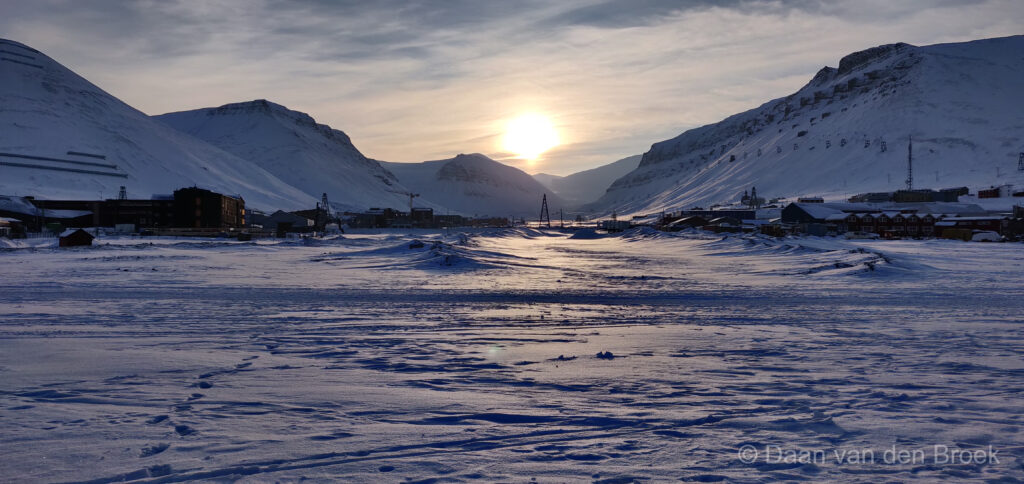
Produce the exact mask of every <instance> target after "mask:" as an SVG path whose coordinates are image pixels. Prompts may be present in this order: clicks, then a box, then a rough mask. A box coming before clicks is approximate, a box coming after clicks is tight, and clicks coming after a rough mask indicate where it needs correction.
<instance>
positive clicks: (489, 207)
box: [383, 153, 567, 219]
mask: <svg viewBox="0 0 1024 484" xmlns="http://www.w3.org/2000/svg"><path fill="white" fill-rule="evenodd" d="M383 165H384V167H385V168H387V169H388V170H390V171H391V172H392V173H394V174H395V175H396V176H398V179H399V181H401V182H402V183H403V184H405V186H407V187H409V188H411V189H412V190H413V191H415V192H416V193H419V194H421V195H422V196H423V197H424V198H426V199H427V200H430V201H433V202H436V203H439V204H441V205H442V206H445V207H448V208H449V209H451V211H452V213H453V214H455V213H459V214H462V215H466V216H481V217H483V216H491V217H508V216H516V217H526V218H531V219H535V218H536V217H537V215H538V214H539V213H540V205H541V198H542V197H543V195H544V194H545V193H547V196H548V206H549V207H550V213H551V214H552V216H553V217H557V216H558V215H557V211H558V209H559V208H562V207H566V206H567V205H566V204H565V202H563V201H562V200H561V199H560V198H559V197H558V196H556V195H554V194H553V193H549V192H548V190H546V189H545V188H544V186H543V185H541V184H540V183H539V182H537V180H534V179H533V178H532V177H531V176H530V175H527V174H526V173H524V172H523V171H521V170H519V169H517V168H513V167H511V166H508V165H504V164H502V163H498V162H497V161H494V160H492V159H490V158H488V157H486V156H484V155H481V154H478V153H477V154H471V155H465V154H462V155H458V156H456V157H455V158H452V159H449V160H438V161H425V162H423V163H383Z"/></svg>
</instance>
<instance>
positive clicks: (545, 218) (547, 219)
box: [540, 193, 551, 228]
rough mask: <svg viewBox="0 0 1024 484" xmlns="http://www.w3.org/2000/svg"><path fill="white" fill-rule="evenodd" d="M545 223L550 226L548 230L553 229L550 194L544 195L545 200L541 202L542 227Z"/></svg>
mask: <svg viewBox="0 0 1024 484" xmlns="http://www.w3.org/2000/svg"><path fill="white" fill-rule="evenodd" d="M545 222H547V224H548V228H551V215H549V214H548V194H547V193H545V194H544V198H542V199H541V201H540V225H543V224H544V223H545Z"/></svg>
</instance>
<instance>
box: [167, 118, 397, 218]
mask: <svg viewBox="0 0 1024 484" xmlns="http://www.w3.org/2000/svg"><path fill="white" fill-rule="evenodd" d="M155 118H156V119H158V120H160V121H162V122H164V123H166V124H167V125H169V126H171V127H173V128H175V129H178V130H180V131H182V132H185V133H188V134H190V135H192V136H195V137H197V138H200V139H202V140H204V141H207V142H209V143H210V144H213V145H214V146H217V147H218V148H221V149H223V150H225V151H227V152H229V153H232V154H234V155H237V156H239V157H241V158H244V159H246V160H250V161H252V162H253V163H255V164H256V165H258V166H260V167H261V168H263V169H265V170H266V171H268V172H270V173H271V174H273V175H275V176H276V177H278V178H280V179H281V180H283V181H284V182H286V183H288V184H290V185H292V186H294V187H297V188H298V189H300V190H302V191H304V192H306V193H308V194H310V195H313V196H317V197H319V195H320V194H321V193H325V192H326V193H327V196H328V198H329V199H330V201H331V204H332V205H334V206H336V207H337V208H343V209H346V210H360V211H361V210H365V209H366V208H369V207H392V208H401V207H403V206H407V205H408V198H407V197H406V196H404V195H402V194H400V193H399V192H406V191H408V190H406V189H405V187H403V186H402V185H401V184H400V183H398V180H397V179H396V178H395V176H394V175H393V174H392V173H391V172H389V171H388V170H386V169H384V168H383V167H381V165H380V164H379V163H378V162H376V161H374V160H371V159H369V158H367V157H365V156H363V154H362V153H360V152H359V150H357V149H356V147H355V146H354V145H353V144H352V141H351V140H350V139H349V137H348V135H346V134H345V133H343V132H341V131H339V130H336V129H332V128H331V127H330V126H327V125H323V124H317V123H316V121H315V120H313V118H312V117H310V116H309V115H307V114H305V113H301V112H298V111H292V110H290V109H288V108H285V107H284V106H281V105H279V104H274V103H272V102H268V101H265V100H262V99H261V100H256V101H250V102H243V103H235V104H226V105H224V106H221V107H218V108H206V109H197V110H193V111H182V112H176V113H169V114H163V115H159V116H155Z"/></svg>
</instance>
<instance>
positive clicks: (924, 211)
mask: <svg viewBox="0 0 1024 484" xmlns="http://www.w3.org/2000/svg"><path fill="white" fill-rule="evenodd" d="M1003 219H1006V220H1009V217H1006V216H1003V215H993V214H991V213H988V212H986V211H985V210H984V209H982V208H981V207H979V206H977V205H973V204H964V203H943V202H930V203H888V204H863V203H824V204H819V203H809V204H808V203H791V204H789V205H788V206H786V208H784V209H783V210H782V222H783V224H788V225H790V226H793V227H794V229H795V230H796V231H798V232H804V233H807V232H809V231H813V232H814V233H816V234H820V233H821V232H823V231H824V232H826V233H827V232H835V233H844V232H868V233H875V234H878V235H881V236H885V237H892V238H896V237H905V236H910V237H930V236H939V235H942V230H943V228H944V227H964V228H969V229H972V230H986V231H987V230H991V231H994V232H999V233H1000V234H1002V233H1003V231H1005V230H1006V228H1007V226H1008V224H1007V223H1003V222H1002V220H1003ZM940 221H953V224H952V225H950V224H948V223H944V224H939V223H938V222H940ZM997 225H998V227H997Z"/></svg>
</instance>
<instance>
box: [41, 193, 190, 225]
mask: <svg viewBox="0 0 1024 484" xmlns="http://www.w3.org/2000/svg"><path fill="white" fill-rule="evenodd" d="M32 204H33V205H35V206H36V207H38V208H39V209H40V213H44V214H45V213H47V212H46V211H49V213H50V214H57V213H61V212H60V211H81V212H90V213H89V214H88V215H83V216H81V217H76V218H74V219H72V220H70V221H69V223H65V225H78V226H80V227H81V226H89V227H113V226H115V225H118V224H132V225H135V226H136V227H170V226H172V225H173V224H174V200H117V199H107V200H35V199H34V200H32Z"/></svg>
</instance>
